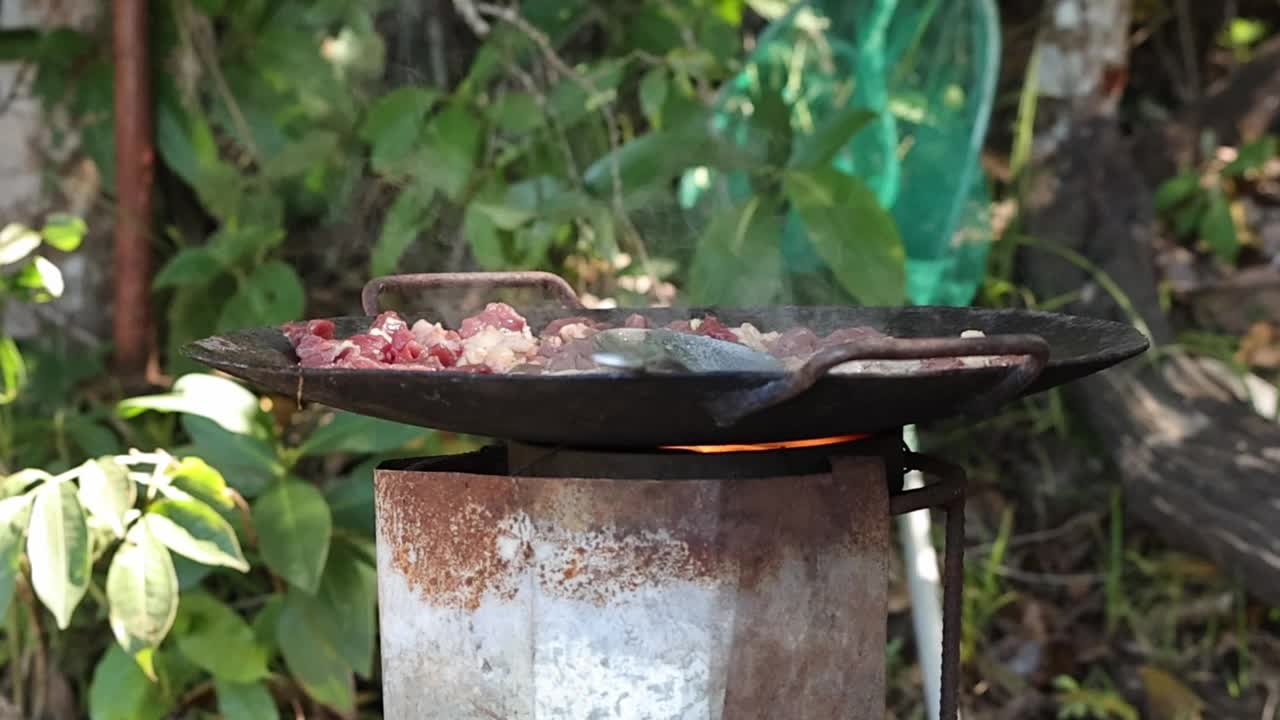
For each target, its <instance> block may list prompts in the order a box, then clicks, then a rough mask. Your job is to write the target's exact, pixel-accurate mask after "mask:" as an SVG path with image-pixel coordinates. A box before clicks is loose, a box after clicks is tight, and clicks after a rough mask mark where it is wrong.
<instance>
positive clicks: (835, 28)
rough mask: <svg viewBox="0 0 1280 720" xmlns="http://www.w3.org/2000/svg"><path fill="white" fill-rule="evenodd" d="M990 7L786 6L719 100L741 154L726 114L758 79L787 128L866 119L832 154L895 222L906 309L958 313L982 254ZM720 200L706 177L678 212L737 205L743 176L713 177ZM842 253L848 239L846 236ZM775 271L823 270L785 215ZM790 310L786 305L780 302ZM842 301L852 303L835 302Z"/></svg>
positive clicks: (994, 44) (900, 2) (992, 76)
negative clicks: (767, 83)
mask: <svg viewBox="0 0 1280 720" xmlns="http://www.w3.org/2000/svg"><path fill="white" fill-rule="evenodd" d="M999 53H1000V48H999V22H998V16H997V10H996V7H995V5H994V2H993V0H844V1H843V2H842V1H841V0H810V1H807V2H801V3H797V4H795V5H792V6H791V7H790V9H789V10H788V11H787V12H786V14H784V15H782V16H781V17H778V18H777V19H776V20H774V22H773V23H772V24H771V26H770V27H769V28H768V29H767V30H766V32H765V33H763V34H762V35H761V37H760V40H759V42H758V44H757V46H756V48H755V50H754V51H753V53H752V54H751V57H750V58H749V59H748V63H747V68H748V69H747V70H744V71H743V73H742V74H741V75H740V76H739V77H738V78H736V79H735V80H734V81H732V82H730V83H728V84H727V85H726V86H725V88H724V89H723V90H722V91H721V93H720V95H719V96H718V97H717V101H716V109H717V110H718V112H717V115H716V118H715V120H716V124H717V125H718V128H717V129H718V130H719V131H721V132H722V133H725V134H726V136H727V137H730V138H738V139H739V140H740V141H741V142H747V135H748V133H747V132H746V130H745V128H739V127H735V123H738V122H739V121H740V120H739V118H740V117H741V115H740V114H737V113H735V112H732V110H731V108H732V107H734V105H735V103H741V102H743V100H744V98H747V97H748V96H749V94H750V92H751V91H750V88H751V87H753V86H756V87H758V84H759V83H760V82H761V77H762V76H770V77H773V78H775V79H776V80H775V81H776V82H777V83H779V84H780V85H781V87H782V88H783V90H782V99H783V102H784V103H786V105H787V106H788V108H789V110H790V113H791V115H792V121H793V123H794V122H807V123H811V124H814V125H817V124H820V123H821V122H822V120H823V118H825V117H829V116H830V115H831V114H832V113H833V112H836V111H838V110H840V109H841V108H843V107H845V106H847V105H849V104H852V105H853V106H855V107H860V108H865V109H867V110H870V111H873V112H874V113H876V119H875V120H873V121H872V122H871V123H870V124H869V125H867V126H866V127H864V128H863V129H862V131H861V132H859V133H858V134H857V135H856V136H854V137H853V139H852V140H851V141H850V142H849V143H848V145H847V146H845V147H844V148H843V149H842V150H841V151H840V152H839V154H838V155H837V156H836V158H835V160H834V161H833V162H834V166H835V167H836V168H838V169H839V170H841V171H842V172H845V173H848V174H850V175H853V176H855V177H858V178H860V179H861V180H862V181H863V182H865V183H866V184H867V185H868V186H869V187H870V188H871V189H872V190H873V191H874V193H875V195H876V197H877V198H878V199H879V201H880V203H881V205H882V206H883V207H885V208H886V209H888V210H889V212H890V213H891V214H892V216H893V217H894V219H895V220H896V221H897V224H898V228H899V231H900V232H901V234H902V239H903V244H904V246H905V251H906V264H907V268H906V270H907V296H908V298H907V299H908V301H909V302H911V303H914V304H918V305H967V304H968V303H969V302H970V301H971V300H972V299H973V297H974V294H975V292H976V291H977V289H978V287H979V285H980V283H981V282H982V278H983V275H984V272H985V268H986V259H987V252H988V250H989V248H990V244H991V228H990V217H989V202H988V188H987V182H986V178H985V176H984V174H983V172H982V168H981V165H980V151H981V146H982V141H983V137H984V136H985V134H986V129H987V122H988V117H989V114H990V111H991V104H992V99H993V95H994V91H995V84H996V73H997V69H998V62H999ZM718 179H719V180H721V181H723V185H722V186H721V187H724V188H726V190H727V197H724V198H721V199H716V200H713V199H712V198H710V197H709V196H711V195H719V193H708V192H706V188H707V186H708V183H707V181H706V177H705V175H704V176H703V177H701V178H696V177H695V176H694V174H692V173H691V174H687V175H686V176H684V178H683V179H682V182H681V187H680V202H681V204H682V205H683V206H684V207H686V208H693V207H695V206H702V205H705V204H707V203H714V202H724V201H729V202H734V201H741V200H742V199H743V198H744V197H745V196H746V195H747V194H748V192H749V190H748V185H747V179H746V178H745V177H735V176H733V175H729V176H727V177H723V178H718ZM849 241H850V243H851V251H856V249H855V248H853V247H852V244H854V243H856V242H857V232H856V228H850V240H849ZM782 245H783V258H784V262H783V268H784V272H787V273H790V274H805V273H813V272H816V271H820V270H821V268H822V267H823V261H822V259H821V258H820V257H819V256H818V254H817V253H816V251H815V250H814V248H813V246H812V245H811V244H810V243H809V241H808V236H807V233H806V231H805V228H804V225H803V223H802V222H801V221H800V219H799V218H798V217H797V216H796V215H795V214H794V213H792V214H790V215H789V216H788V217H787V219H786V223H785V225H784V232H783V238H782ZM784 299H785V300H791V301H795V300H796V298H784ZM843 300H844V301H852V298H847V297H846V298H843Z"/></svg>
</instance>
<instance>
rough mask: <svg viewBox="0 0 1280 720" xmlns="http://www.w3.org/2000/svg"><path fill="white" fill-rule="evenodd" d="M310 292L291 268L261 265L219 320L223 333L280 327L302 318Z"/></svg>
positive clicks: (276, 263) (278, 264)
mask: <svg viewBox="0 0 1280 720" xmlns="http://www.w3.org/2000/svg"><path fill="white" fill-rule="evenodd" d="M306 302H307V295H306V291H305V290H304V289H303V287H302V280H301V279H300V278H299V277H298V273H297V272H296V271H295V270H294V269H293V268H292V267H290V266H289V265H288V264H286V263H284V262H281V261H279V260H271V261H269V262H265V263H263V264H261V265H259V266H258V267H257V268H256V269H255V270H254V271H253V274H252V275H250V276H249V278H248V279H247V280H246V281H245V282H243V283H242V284H241V285H240V289H239V290H238V291H236V294H235V295H233V296H232V297H231V300H230V301H228V302H227V304H226V307H224V308H223V309H222V314H221V315H219V317H218V327H219V329H221V330H223V331H227V330H240V329H244V328H249V327H253V326H256V325H280V324H281V323H284V322H288V321H290V320H296V319H298V318H300V317H302V314H303V310H304V309H305V306H306Z"/></svg>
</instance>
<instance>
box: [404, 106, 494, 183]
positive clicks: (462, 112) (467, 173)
mask: <svg viewBox="0 0 1280 720" xmlns="http://www.w3.org/2000/svg"><path fill="white" fill-rule="evenodd" d="M483 133H484V123H483V122H482V121H481V119H480V118H479V117H477V116H476V115H475V114H473V113H471V112H470V111H468V110H467V108H465V107H464V106H462V105H460V104H454V105H450V106H448V107H446V108H444V109H443V110H441V111H440V112H439V113H438V114H437V115H436V116H435V117H434V118H433V119H432V120H431V123H430V124H429V125H427V129H426V132H425V133H424V138H423V140H424V146H423V150H422V155H421V156H420V157H419V158H418V159H417V161H416V162H415V165H414V168H413V172H414V174H415V175H416V176H417V177H418V179H419V180H420V181H422V182H424V183H426V184H427V185H428V186H430V187H434V188H436V189H437V190H439V191H440V192H442V193H444V195H445V196H446V197H448V198H449V199H450V200H453V201H455V202H457V201H458V200H460V199H461V197H462V193H463V191H464V190H466V188H467V184H468V183H470V181H471V175H472V173H473V172H474V171H475V163H476V157H477V155H478V153H479V151H480V145H481V142H482V141H483V139H484V135H483Z"/></svg>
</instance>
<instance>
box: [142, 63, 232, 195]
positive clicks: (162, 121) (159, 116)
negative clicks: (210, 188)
mask: <svg viewBox="0 0 1280 720" xmlns="http://www.w3.org/2000/svg"><path fill="white" fill-rule="evenodd" d="M155 116H156V119H155V123H156V130H155V132H156V149H157V150H158V151H159V153H160V157H161V158H162V159H163V160H164V164H165V165H167V166H168V167H169V169H171V170H173V172H174V173H175V174H176V175H177V176H178V177H180V178H182V180H183V181H184V182H186V183H187V184H188V185H190V186H191V187H193V188H197V189H200V186H201V185H202V184H203V181H204V179H205V176H206V175H207V174H208V173H209V172H210V171H211V170H214V169H215V168H221V169H224V170H226V169H229V168H226V166H224V165H223V164H222V162H221V159H220V158H219V156H218V145H217V141H216V140H215V138H214V135H213V128H211V127H210V126H209V119H208V118H207V117H206V116H205V114H204V112H203V111H201V110H200V109H198V108H197V109H196V111H195V112H189V111H188V108H186V107H185V106H184V105H183V104H182V99H181V98H180V97H179V96H178V93H177V92H176V90H174V89H173V88H165V87H164V86H161V88H160V89H159V92H157V98H156V108H155Z"/></svg>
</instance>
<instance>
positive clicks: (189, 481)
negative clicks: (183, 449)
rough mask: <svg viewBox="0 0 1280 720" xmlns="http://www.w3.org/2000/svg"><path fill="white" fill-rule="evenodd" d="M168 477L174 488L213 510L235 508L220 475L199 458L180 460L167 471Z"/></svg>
mask: <svg viewBox="0 0 1280 720" xmlns="http://www.w3.org/2000/svg"><path fill="white" fill-rule="evenodd" d="M234 437H243V436H234ZM169 476H170V477H172V478H173V486H174V487H176V488H178V489H179V490H181V491H183V492H185V493H187V494H188V495H191V496H192V497H194V498H196V499H197V500H200V501H202V502H204V503H207V504H208V505H209V506H211V507H213V508H215V509H216V508H222V509H223V510H231V509H233V508H234V507H235V506H236V503H235V500H234V499H233V498H232V496H231V489H230V488H228V487H227V481H226V480H225V479H224V478H223V477H222V473H220V472H218V471H217V470H215V469H213V467H211V466H210V465H209V464H208V463H206V462H205V461H204V460H201V459H200V458H196V457H188V458H182V460H180V461H178V463H177V464H176V465H174V466H173V467H171V468H170V469H169Z"/></svg>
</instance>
